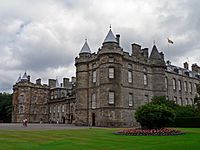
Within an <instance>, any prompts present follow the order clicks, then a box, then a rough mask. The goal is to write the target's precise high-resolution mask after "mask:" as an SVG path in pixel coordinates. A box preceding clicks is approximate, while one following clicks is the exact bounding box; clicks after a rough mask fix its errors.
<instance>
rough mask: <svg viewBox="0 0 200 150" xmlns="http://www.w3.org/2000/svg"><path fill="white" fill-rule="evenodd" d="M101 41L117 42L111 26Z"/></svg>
mask: <svg viewBox="0 0 200 150" xmlns="http://www.w3.org/2000/svg"><path fill="white" fill-rule="evenodd" d="M103 43H118V42H117V40H116V38H115V36H114V34H113V32H112V30H111V28H110V30H109V32H108V34H107V35H106V38H105V40H104V42H103Z"/></svg>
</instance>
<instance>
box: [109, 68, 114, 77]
mask: <svg viewBox="0 0 200 150" xmlns="http://www.w3.org/2000/svg"><path fill="white" fill-rule="evenodd" d="M108 71H109V72H108V73H109V75H108V76H109V78H110V79H113V78H114V68H109V69H108Z"/></svg>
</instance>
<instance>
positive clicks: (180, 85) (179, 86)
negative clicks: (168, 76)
mask: <svg viewBox="0 0 200 150" xmlns="http://www.w3.org/2000/svg"><path fill="white" fill-rule="evenodd" d="M178 91H182V84H181V80H178Z"/></svg>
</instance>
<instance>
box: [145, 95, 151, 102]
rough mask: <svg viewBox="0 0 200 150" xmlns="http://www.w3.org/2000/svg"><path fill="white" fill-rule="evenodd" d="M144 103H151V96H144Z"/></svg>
mask: <svg viewBox="0 0 200 150" xmlns="http://www.w3.org/2000/svg"><path fill="white" fill-rule="evenodd" d="M144 101H145V103H146V104H148V103H149V102H150V101H149V95H148V94H145V95H144Z"/></svg>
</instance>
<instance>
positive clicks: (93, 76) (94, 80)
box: [92, 70, 97, 83]
mask: <svg viewBox="0 0 200 150" xmlns="http://www.w3.org/2000/svg"><path fill="white" fill-rule="evenodd" d="M96 82H97V71H96V70H93V71H92V83H96Z"/></svg>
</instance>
